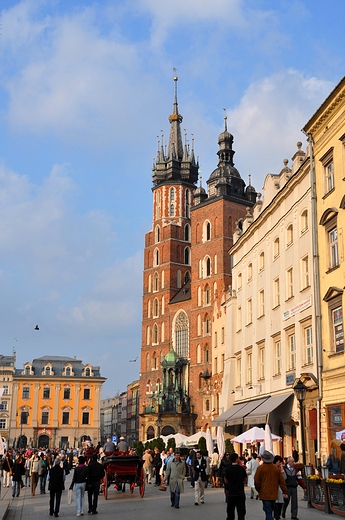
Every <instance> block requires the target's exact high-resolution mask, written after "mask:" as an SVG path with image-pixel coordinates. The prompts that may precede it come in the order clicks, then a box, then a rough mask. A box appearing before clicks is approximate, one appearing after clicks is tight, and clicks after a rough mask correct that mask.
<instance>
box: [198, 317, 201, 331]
mask: <svg viewBox="0 0 345 520" xmlns="http://www.w3.org/2000/svg"><path fill="white" fill-rule="evenodd" d="M198 336H201V316H200V314H198Z"/></svg>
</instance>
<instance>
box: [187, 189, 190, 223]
mask: <svg viewBox="0 0 345 520" xmlns="http://www.w3.org/2000/svg"><path fill="white" fill-rule="evenodd" d="M186 217H187V218H189V217H190V191H189V190H186Z"/></svg>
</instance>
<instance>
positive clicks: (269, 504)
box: [254, 450, 288, 520]
mask: <svg viewBox="0 0 345 520" xmlns="http://www.w3.org/2000/svg"><path fill="white" fill-rule="evenodd" d="M261 459H262V462H263V463H262V464H260V465H259V467H258V469H257V470H256V473H255V477H254V484H255V488H256V490H257V491H258V492H259V498H260V500H262V509H263V510H264V512H265V515H266V520H273V511H274V503H275V501H276V500H278V487H279V486H280V487H281V489H282V491H283V497H284V498H287V496H288V495H287V487H286V484H285V480H284V478H283V475H282V474H281V471H280V469H279V468H278V467H277V466H276V465H275V464H273V460H274V455H273V454H272V453H271V452H270V451H267V450H264V452H263V453H262V454H261Z"/></svg>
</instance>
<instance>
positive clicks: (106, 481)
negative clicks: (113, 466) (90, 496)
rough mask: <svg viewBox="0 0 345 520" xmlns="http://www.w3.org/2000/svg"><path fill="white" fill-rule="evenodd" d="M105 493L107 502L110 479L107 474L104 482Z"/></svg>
mask: <svg viewBox="0 0 345 520" xmlns="http://www.w3.org/2000/svg"><path fill="white" fill-rule="evenodd" d="M103 486H104V487H103V493H104V498H105V499H106V500H107V499H108V477H107V474H105V475H104V480H103Z"/></svg>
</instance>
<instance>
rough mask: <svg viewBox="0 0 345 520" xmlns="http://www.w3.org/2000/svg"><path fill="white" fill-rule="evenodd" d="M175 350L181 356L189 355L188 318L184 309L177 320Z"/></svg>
mask: <svg viewBox="0 0 345 520" xmlns="http://www.w3.org/2000/svg"><path fill="white" fill-rule="evenodd" d="M175 350H176V352H177V355H178V356H179V357H185V358H187V357H188V354H189V348H188V318H187V315H186V313H185V312H182V311H181V312H180V313H179V314H178V316H177V318H176V321H175Z"/></svg>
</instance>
